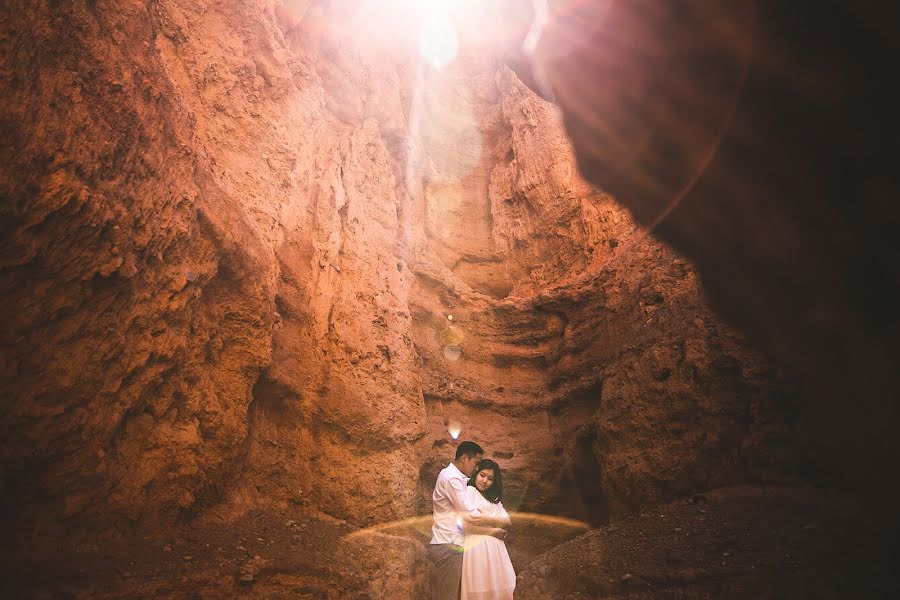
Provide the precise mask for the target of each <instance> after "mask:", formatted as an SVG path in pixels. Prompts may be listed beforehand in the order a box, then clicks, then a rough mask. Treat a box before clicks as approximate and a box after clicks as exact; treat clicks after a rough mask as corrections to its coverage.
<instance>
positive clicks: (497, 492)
mask: <svg viewBox="0 0 900 600" xmlns="http://www.w3.org/2000/svg"><path fill="white" fill-rule="evenodd" d="M485 469H491V470H492V471H493V472H494V483H492V484H491V487H489V488H488V489H486V490H484V491H483V492H481V495H482V496H484V497H485V499H487V500H488V501H489V502H493V503H494V504H496V503H497V502H500V499H501V498H502V496H503V479H502V478H501V477H500V465H498V464H497V463H495V462H494V461H492V460H491V459H489V458H483V459H481V460H480V461H479V462H478V466H477V467H476V468H475V471H474V472H473V473H472V476H471V477H469V485H471V486H472V487H475V478H476V477H478V474H479V473H481V472H482V471H484V470H485ZM475 489H478V488H475Z"/></svg>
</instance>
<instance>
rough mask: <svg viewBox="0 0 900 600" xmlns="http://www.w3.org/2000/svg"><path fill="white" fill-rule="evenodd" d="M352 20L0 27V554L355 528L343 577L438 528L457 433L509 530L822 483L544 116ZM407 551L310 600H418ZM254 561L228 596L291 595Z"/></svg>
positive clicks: (801, 433)
mask: <svg viewBox="0 0 900 600" xmlns="http://www.w3.org/2000/svg"><path fill="white" fill-rule="evenodd" d="M357 4H358V3H352V2H349V3H343V2H332V3H325V2H318V3H305V2H288V3H285V4H283V5H281V4H279V6H278V7H277V10H275V7H273V6H272V4H271V3H266V2H237V3H231V2H214V1H212V0H202V1H200V2H185V1H181V0H160V1H158V2H152V3H149V4H146V5H145V4H138V3H125V4H123V3H114V2H103V1H98V2H90V3H83V4H82V3H74V4H71V5H65V6H57V7H52V8H51V7H50V6H44V5H38V6H31V5H26V4H25V3H8V5H7V6H5V7H4V8H3V10H4V12H5V15H4V19H3V23H4V24H3V31H2V35H0V44H2V48H3V53H2V55H3V62H2V67H0V68H2V73H3V74H4V80H5V81H7V82H9V83H8V84H7V89H8V93H7V94H6V95H5V96H4V100H3V103H4V111H3V115H4V116H3V121H2V131H3V133H4V137H5V139H7V140H9V141H10V143H9V144H6V145H4V147H3V149H2V153H3V154H2V155H0V158H2V159H3V168H2V170H0V182H2V194H3V196H4V202H3V204H2V206H0V211H2V212H0V220H2V223H3V225H2V227H3V236H2V240H0V243H2V263H0V289H2V293H3V297H4V300H5V302H4V306H3V312H2V325H3V327H2V333H0V344H2V347H3V353H2V362H0V369H2V380H0V385H2V388H0V394H2V396H3V398H4V403H3V405H2V413H0V431H2V432H3V435H4V440H5V441H6V443H5V444H4V446H3V449H2V455H0V456H2V462H3V471H2V476H3V477H2V486H3V487H2V489H0V493H2V498H3V509H4V510H3V516H4V518H5V519H6V520H7V522H8V524H9V525H10V526H12V525H15V528H14V529H15V532H16V534H17V536H18V537H10V538H9V539H8V540H7V541H6V543H7V545H8V546H9V547H10V548H16V547H17V544H18V545H19V546H21V545H22V544H23V543H24V540H30V539H32V538H33V537H35V536H37V537H39V538H42V539H44V540H45V541H46V546H43V545H42V546H41V548H53V547H54V544H55V543H56V541H57V540H58V539H60V538H61V537H63V536H66V539H67V542H66V543H67V544H73V545H74V546H73V548H74V549H73V550H72V552H74V553H75V554H78V553H79V552H82V551H84V552H93V551H94V550H91V548H92V546H91V544H92V543H94V541H92V540H96V539H101V540H104V543H107V542H109V540H114V539H116V538H117V537H120V536H121V539H122V540H126V539H138V537H139V536H140V534H141V532H144V531H148V530H149V529H148V528H149V527H150V526H157V527H158V528H162V530H163V531H169V530H168V529H167V528H168V527H172V526H174V525H175V524H176V523H185V522H190V523H192V524H194V525H196V526H197V527H199V528H201V529H202V531H203V532H204V533H203V534H202V535H203V536H208V537H210V538H211V539H215V538H216V536H217V535H219V534H218V533H216V531H218V529H217V528H227V527H228V524H229V523H234V524H236V525H235V526H236V527H244V525H243V523H244V521H242V519H245V518H247V517H246V515H255V514H259V513H258V512H254V511H260V510H262V511H273V512H272V514H291V515H293V513H292V512H291V511H302V514H305V515H317V518H319V519H322V520H323V522H327V521H328V516H329V515H330V516H332V517H338V518H340V519H345V520H346V521H347V522H349V524H350V525H346V524H344V525H341V526H340V527H338V528H337V529H340V531H338V532H337V533H334V534H333V535H332V534H329V533H327V532H323V533H322V534H321V535H319V536H318V537H316V538H315V539H316V540H318V541H320V542H321V543H323V544H324V543H325V542H323V541H322V540H326V541H327V542H328V543H327V544H326V546H327V548H328V549H329V550H328V551H329V552H332V551H333V552H337V550H336V549H335V547H333V545H331V542H333V541H334V539H333V538H334V537H336V536H339V535H343V533H344V532H345V528H347V527H352V526H361V525H368V524H373V523H380V522H385V521H391V520H395V519H400V518H404V517H409V516H412V515H416V514H427V512H428V511H429V509H430V505H429V497H430V489H431V486H432V485H433V481H434V477H435V476H436V473H437V471H438V469H439V468H441V467H442V466H443V464H445V463H446V462H447V461H448V460H449V459H450V458H451V457H452V454H453V443H452V440H451V438H450V436H449V435H448V426H450V425H451V424H453V423H454V422H455V423H458V425H459V427H461V429H462V432H463V433H462V435H463V437H465V438H470V439H475V440H477V441H479V442H481V443H482V444H483V445H484V446H485V448H486V449H487V452H488V454H490V455H491V456H493V457H494V458H496V459H497V460H498V461H499V462H500V464H501V465H502V466H503V467H504V468H505V469H506V484H507V492H508V499H507V504H508V505H509V507H510V508H520V509H522V510H530V511H539V512H550V513H556V514H566V515H570V516H575V517H579V518H583V519H586V520H589V521H590V522H592V523H595V524H597V523H605V522H606V521H608V520H609V519H610V518H616V517H618V516H621V515H625V514H628V513H630V512H632V511H635V510H640V509H643V508H646V507H650V506H654V505H657V504H659V503H660V502H665V501H668V500H671V499H674V498H678V497H682V496H684V495H687V494H691V493H695V492H698V491H703V490H707V489H711V488H715V487H720V486H723V485H729V484H734V483H748V482H749V483H765V482H784V481H794V480H796V479H798V478H809V477H810V475H811V474H815V473H817V472H818V471H816V470H814V469H813V468H812V467H815V468H816V469H819V468H824V467H823V466H822V465H819V464H818V463H815V462H814V461H812V459H811V458H810V453H809V452H808V449H807V437H808V436H807V430H806V421H807V417H808V414H807V413H803V412H802V411H800V410H799V409H798V408H797V406H796V404H795V394H794V391H793V388H792V386H791V385H790V384H789V383H787V382H785V381H784V380H783V378H782V377H781V376H780V375H779V374H778V373H776V372H775V370H773V369H772V368H771V367H770V366H769V365H768V364H767V363H766V361H765V360H763V359H762V358H761V357H760V356H759V355H757V353H755V352H754V351H753V350H751V349H750V347H749V346H748V345H747V344H746V343H745V342H744V341H743V339H742V338H741V337H740V336H739V335H737V334H736V333H735V332H734V331H732V330H731V329H730V328H729V327H727V326H725V325H723V324H722V323H720V322H719V321H718V320H717V319H716V318H715V317H714V316H713V315H712V313H711V312H710V311H709V309H708V308H706V306H705V302H704V300H703V296H702V294H701V291H700V285H699V282H698V281H697V276H696V274H695V273H694V271H693V269H692V267H691V266H690V265H689V264H688V263H686V262H685V261H684V260H683V259H680V258H678V257H677V256H676V255H675V254H674V253H673V252H672V251H671V250H669V249H668V248H666V247H664V246H662V245H660V244H659V243H658V242H656V241H654V240H652V239H651V238H648V237H646V236H645V234H644V232H642V231H641V230H639V229H638V228H636V226H635V224H634V223H633V222H632V220H631V219H630V217H629V216H628V215H627V214H626V213H625V212H624V211H623V209H621V208H620V207H619V206H618V205H617V204H616V203H615V202H614V201H613V199H612V198H611V197H609V196H608V195H606V194H605V193H603V192H601V191H599V190H597V189H595V188H593V187H591V186H590V185H588V184H586V183H585V182H584V181H582V180H581V179H580V178H579V177H578V176H577V174H576V167H575V159H574V156H573V154H572V151H571V150H570V148H569V145H568V141H567V139H566V137H565V134H564V132H563V129H562V126H561V124H560V121H559V118H558V116H557V114H556V111H555V109H554V108H553V107H552V105H550V104H548V103H546V102H544V101H543V100H541V99H539V98H538V97H537V96H536V95H535V94H534V93H533V92H531V91H530V90H529V89H528V88H527V87H526V86H525V85H523V84H522V83H521V82H520V81H519V79H518V78H517V76H516V75H515V74H514V73H513V72H512V71H511V70H509V69H508V68H507V67H506V66H505V65H504V64H502V63H501V62H500V61H499V60H495V59H493V58H491V56H490V55H487V56H486V55H485V54H484V53H483V52H482V51H480V50H478V49H476V48H466V47H464V48H463V51H462V53H461V54H460V56H459V57H458V59H457V60H456V61H455V62H454V63H452V64H450V65H448V66H447V67H446V68H444V69H443V70H440V71H437V70H433V69H430V68H427V67H425V66H423V65H420V64H418V61H417V60H416V58H415V55H414V54H410V52H408V50H409V48H405V47H404V46H403V45H402V43H401V44H400V45H399V46H396V47H393V46H392V47H388V48H387V49H384V51H383V52H382V53H379V52H376V51H373V48H374V47H375V46H374V44H375V43H376V42H377V41H378V40H377V36H378V32H379V31H380V30H379V28H378V27H368V28H366V29H363V30H360V29H356V28H355V26H356V25H358V24H359V23H360V22H365V24H366V25H371V23H369V22H367V21H366V19H367V18H375V17H373V16H372V15H360V14H358V13H356V12H354V7H355V6H357ZM361 32H362V33H361ZM366 32H367V33H366ZM363 33H365V34H363ZM285 511H286V512H285ZM263 514H268V513H265V512H264V513H263ZM171 531H172V532H173V533H172V535H173V536H182V535H185V534H184V530H183V529H172V530H171ZM129 536H137V537H134V538H131V537H129ZM203 539H205V538H203ZM196 541H197V540H192V542H196ZM199 543H203V542H202V540H201V541H200V542H199ZM417 543H418V542H408V543H407V542H403V543H402V544H401V543H400V542H398V544H400V545H397V546H396V547H394V546H392V547H391V551H390V552H385V553H384V554H383V555H378V554H377V553H375V552H369V551H368V550H366V549H359V548H357V549H356V550H352V549H350V550H346V549H345V550H342V552H344V554H342V555H341V556H342V557H343V558H342V559H341V560H340V561H339V562H338V563H336V565H335V567H334V569H333V570H327V572H323V573H318V574H316V576H315V577H314V579H315V580H316V583H315V585H321V584H322V581H324V580H327V579H328V578H334V579H339V578H341V577H349V578H350V579H348V581H349V582H350V583H348V584H347V593H348V594H350V593H351V592H352V593H355V594H365V593H372V594H375V595H379V594H388V592H387V591H386V590H389V589H390V590H395V591H396V590H398V589H400V588H403V589H404V590H405V591H401V592H397V593H401V594H410V595H415V593H416V592H414V591H413V590H415V589H418V588H417V587H416V586H420V585H421V578H422V577H424V567H423V565H422V564H421V563H420V562H419V559H420V557H419V556H418V555H417V554H416V549H417V548H418V546H417V545H416V544H417ZM389 545H390V544H389ZM377 546H378V544H377V543H372V544H371V548H370V549H374V548H375V547H377ZM116 547H117V548H120V549H121V548H127V545H119V546H116ZM201 547H202V546H201ZM276 547H277V549H278V552H280V553H281V555H279V556H280V558H279V556H272V557H268V556H267V555H266V553H265V552H262V551H261V553H260V559H259V560H256V559H255V558H253V555H250V556H246V557H244V556H243V555H242V559H246V560H248V561H251V562H250V563H248V565H247V566H246V569H245V570H247V571H248V572H250V571H256V572H257V574H260V577H258V578H256V579H254V580H253V582H244V584H242V583H239V581H237V582H235V583H234V585H235V586H238V587H235V588H234V589H236V590H244V589H245V588H241V587H240V586H241V585H245V584H246V585H249V586H250V588H253V586H257V587H256V588H255V589H256V591H257V592H258V593H267V592H268V591H273V590H277V589H288V588H290V589H295V588H297V589H299V588H303V587H304V586H306V585H307V584H306V583H303V581H301V579H303V576H304V575H303V573H304V570H305V569H312V567H311V566H310V565H309V564H308V563H305V562H302V561H301V563H298V564H294V563H291V562H290V561H289V560H287V559H286V558H285V557H286V556H289V554H290V553H289V551H288V549H290V542H289V541H284V542H281V541H279V542H278V543H277V544H276ZM121 551H122V552H126V550H121ZM298 551H301V550H298ZM302 551H305V552H311V551H313V550H311V549H310V548H305V549H304V550H302ZM354 552H356V553H357V554H358V555H359V556H363V555H365V556H366V558H367V559H371V561H372V562H371V564H370V567H371V568H373V569H374V568H376V567H375V565H379V564H386V565H388V567H386V568H385V569H380V568H378V569H377V570H379V571H384V573H385V574H386V575H385V578H383V579H379V580H377V581H371V582H369V583H367V584H364V583H361V582H360V581H359V579H358V578H359V577H360V575H359V573H356V574H353V572H352V565H353V564H354V562H355V561H354V559H353V556H354ZM273 554H277V553H275V552H274V551H273ZM348 557H349V558H348ZM34 560H35V561H36V562H35V564H40V556H38V557H37V558H35V559H34ZM153 560H157V559H153ZM286 560H287V563H289V564H290V565H292V566H289V567H279V566H278V565H284V564H286V563H285V562H284V561H286ZM253 561H256V562H253ZM266 561H274V562H266ZM379 561H380V562H379ZM154 564H156V563H154ZM241 564H243V563H241ZM273 564H274V565H275V566H274V567H273V566H272V565H273ZM367 564H369V563H367ZM409 565H412V568H413V570H415V571H416V573H418V576H417V577H418V579H417V578H413V579H411V580H409V581H404V580H401V579H400V578H399V577H394V576H393V575H391V573H400V572H401V571H404V570H407V569H408V568H409ZM357 566H358V565H357ZM238 567H240V566H239V565H238ZM161 568H166V567H164V566H163V567H161ZM217 568H219V567H217ZM230 568H231V567H230V566H229V567H228V569H230ZM242 568H243V567H240V568H237V569H236V577H237V579H238V580H239V579H240V576H241V573H242V572H243V571H242V570H241V569H242ZM282 568H283V569H285V570H284V571H279V570H278V569H282ZM200 572H201V571H200V570H198V573H200ZM219 572H220V571H216V570H215V569H213V568H212V567H210V568H209V569H206V570H203V571H202V573H203V575H202V576H201V575H198V577H201V578H206V579H207V580H209V581H215V580H216V577H217V575H216V573H219ZM223 572H230V571H227V569H226V571H223ZM251 574H252V573H251ZM276 575H277V576H276ZM142 577H144V578H145V579H147V580H154V581H157V583H158V580H155V579H153V578H154V577H155V576H154V575H152V574H149V573H146V574H144V575H142ZM254 577H255V576H254ZM353 577H356V578H357V579H353ZM188 580H190V578H188ZM260 580H265V583H264V584H260V583H259V581H260ZM279 582H280V583H279ZM357 584H358V585H357ZM154 585H156V584H154ZM160 585H162V584H160ZM188 585H193V584H190V583H188ZM196 585H197V586H199V587H202V586H203V585H207V584H204V583H197V584H196ZM309 585H313V584H311V583H310V584H309ZM366 585H369V588H367V587H366ZM267 586H268V587H267ZM290 586H293V588H291V587H290ZM372 586H375V587H372ZM378 586H381V587H378ZM404 586H408V587H406V588H404ZM313 587H315V586H313ZM376 588H377V589H376ZM117 589H119V588H117ZM148 589H149V588H148ZM365 590H368V592H367V591H365ZM379 590H380V591H379ZM232 591H233V590H232ZM245 591H246V590H245ZM115 593H117V592H114V591H111V592H110V594H112V595H115ZM248 593H249V592H248ZM309 593H313V592H309ZM390 593H391V594H393V593H394V592H390Z"/></svg>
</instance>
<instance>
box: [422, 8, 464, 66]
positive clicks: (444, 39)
mask: <svg viewBox="0 0 900 600" xmlns="http://www.w3.org/2000/svg"><path fill="white" fill-rule="evenodd" d="M419 52H421V54H422V58H424V59H425V60H426V61H428V63H429V64H431V66H433V67H434V68H435V69H440V68H441V67H444V66H446V65H448V64H450V63H451V62H452V61H453V59H454V58H456V53H457V52H459V37H458V36H457V34H456V28H455V27H454V26H453V24H452V23H450V21H448V20H447V19H443V18H437V17H436V18H431V19H429V20H428V21H427V22H426V23H425V24H424V26H423V27H422V34H421V36H420V37H419Z"/></svg>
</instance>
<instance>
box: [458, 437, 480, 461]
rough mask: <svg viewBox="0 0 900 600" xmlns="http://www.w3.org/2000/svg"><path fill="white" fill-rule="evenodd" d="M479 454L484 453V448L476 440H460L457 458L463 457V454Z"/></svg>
mask: <svg viewBox="0 0 900 600" xmlns="http://www.w3.org/2000/svg"><path fill="white" fill-rule="evenodd" d="M479 454H484V450H483V449H482V448H481V446H479V445H478V444H476V443H475V442H470V441H468V440H467V441H465V442H460V443H459V446H457V448H456V460H459V459H460V458H462V457H463V455H465V456H469V457H472V458H475V457H476V456H478V455H479Z"/></svg>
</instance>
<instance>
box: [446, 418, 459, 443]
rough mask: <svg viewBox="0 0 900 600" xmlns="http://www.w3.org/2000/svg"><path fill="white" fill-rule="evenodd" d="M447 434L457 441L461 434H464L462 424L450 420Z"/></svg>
mask: <svg viewBox="0 0 900 600" xmlns="http://www.w3.org/2000/svg"><path fill="white" fill-rule="evenodd" d="M447 432H448V433H449V434H450V437H452V438H453V439H454V440H455V439H457V438H458V437H459V434H460V432H462V423H460V422H459V421H457V420H456V419H450V422H449V423H447Z"/></svg>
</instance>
